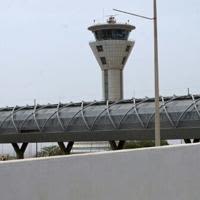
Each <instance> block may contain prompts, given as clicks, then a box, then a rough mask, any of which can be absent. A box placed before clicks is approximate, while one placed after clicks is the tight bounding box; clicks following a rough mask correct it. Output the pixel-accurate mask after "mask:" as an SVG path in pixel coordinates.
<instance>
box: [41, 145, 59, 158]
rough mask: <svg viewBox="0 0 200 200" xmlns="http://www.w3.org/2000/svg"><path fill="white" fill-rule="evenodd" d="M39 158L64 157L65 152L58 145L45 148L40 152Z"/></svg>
mask: <svg viewBox="0 0 200 200" xmlns="http://www.w3.org/2000/svg"><path fill="white" fill-rule="evenodd" d="M37 155H38V157H47V156H56V155H63V152H62V151H61V150H60V148H59V147H58V146H56V145H52V146H47V147H43V148H42V149H41V151H40V152H38V154H37Z"/></svg>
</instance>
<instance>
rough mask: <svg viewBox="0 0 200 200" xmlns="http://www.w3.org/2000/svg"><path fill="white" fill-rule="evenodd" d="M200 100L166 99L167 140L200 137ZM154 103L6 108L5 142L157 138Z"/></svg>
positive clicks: (0, 124) (0, 115)
mask: <svg viewBox="0 0 200 200" xmlns="http://www.w3.org/2000/svg"><path fill="white" fill-rule="evenodd" d="M199 108H200V96H197V95H196V96H193V95H191V96H182V97H177V96H173V97H162V98H160V118H161V137H162V138H163V139H188V138H189V139H190V138H193V139H194V138H200V109H199ZM154 110H155V109H154V99H152V98H145V99H130V100H123V101H119V102H108V101H107V102H104V101H102V102H81V103H69V104H62V103H59V104H54V105H36V106H25V107H18V106H16V107H10V108H2V109H0V143H7V142H36V141H37V142H58V141H109V140H129V139H130V140H131V139H154Z"/></svg>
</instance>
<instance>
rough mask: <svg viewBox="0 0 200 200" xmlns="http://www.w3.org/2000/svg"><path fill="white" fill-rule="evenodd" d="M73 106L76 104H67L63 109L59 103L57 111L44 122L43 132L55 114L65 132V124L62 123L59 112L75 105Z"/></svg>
mask: <svg viewBox="0 0 200 200" xmlns="http://www.w3.org/2000/svg"><path fill="white" fill-rule="evenodd" d="M73 104H74V103H70V104H67V105H65V106H63V107H60V105H61V103H60V102H59V103H58V105H57V109H56V111H55V112H54V113H53V114H52V115H51V116H50V117H49V118H48V119H47V120H46V121H45V122H44V124H43V126H42V130H44V128H45V126H46V124H47V122H48V121H49V120H50V119H51V118H52V117H53V116H54V115H55V114H57V119H58V122H59V124H60V126H61V128H62V129H63V130H65V128H64V124H63V122H62V120H61V118H60V115H59V113H58V112H59V111H60V110H62V109H64V108H67V107H69V106H71V105H73Z"/></svg>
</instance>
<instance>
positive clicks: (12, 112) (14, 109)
mask: <svg viewBox="0 0 200 200" xmlns="http://www.w3.org/2000/svg"><path fill="white" fill-rule="evenodd" d="M16 108H17V106H15V107H13V109H12V111H11V113H10V114H9V115H8V116H7V117H6V118H5V119H4V120H3V121H2V122H1V124H0V128H1V127H2V126H3V124H4V122H5V121H6V120H7V119H9V118H10V117H11V118H12V123H13V126H14V128H15V130H16V131H17V133H18V128H17V126H16V124H15V121H14V114H15V113H16V112H18V111H20V110H23V109H24V108H26V106H24V107H21V108H19V109H18V110H16Z"/></svg>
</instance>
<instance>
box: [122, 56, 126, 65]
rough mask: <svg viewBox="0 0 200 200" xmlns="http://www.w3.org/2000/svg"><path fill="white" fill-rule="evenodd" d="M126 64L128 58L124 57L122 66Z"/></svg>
mask: <svg viewBox="0 0 200 200" xmlns="http://www.w3.org/2000/svg"><path fill="white" fill-rule="evenodd" d="M125 62H126V56H125V57H123V60H122V65H124V64H125Z"/></svg>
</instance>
